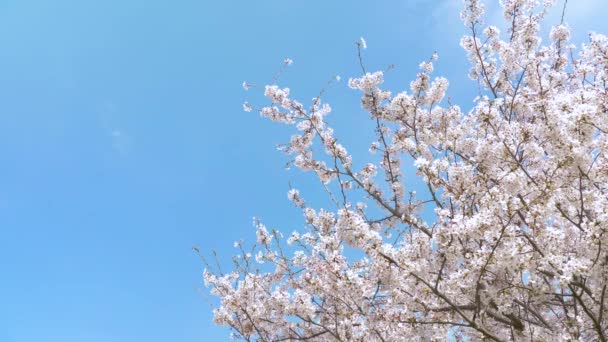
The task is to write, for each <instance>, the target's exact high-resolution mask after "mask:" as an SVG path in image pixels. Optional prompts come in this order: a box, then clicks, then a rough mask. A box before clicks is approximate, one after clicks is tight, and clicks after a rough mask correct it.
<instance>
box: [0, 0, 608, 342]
mask: <svg viewBox="0 0 608 342" xmlns="http://www.w3.org/2000/svg"><path fill="white" fill-rule="evenodd" d="M561 1H562V0H560V1H558V2H559V3H560V6H561ZM570 2H571V4H570V10H569V12H568V15H567V19H568V21H569V22H570V23H571V24H572V27H573V29H574V31H575V37H576V39H578V40H579V41H580V40H581V39H584V37H585V34H586V33H587V32H588V31H589V30H592V29H594V30H597V31H599V32H604V33H605V32H608V23H606V21H605V18H604V17H603V16H604V15H605V13H607V11H608V2H606V1H605V0H576V1H570ZM490 7H491V8H492V7H495V6H490ZM459 8H460V1H459V0H436V1H432V0H426V1H425V0H402V1H394V0H391V1H389V0H380V1H373V2H370V1H359V0H351V1H321V0H282V1H278V0H260V1H231V0H225V1H211V0H197V1H195V0H171V1H169V0H103V1H100V0H97V1H93V0H53V1H36V0H19V1H18V0H0V341H2V342H29V341H36V342H39V341H45V342H98V341H104V342H105V341H111V342H122V341H125V342H131V341H133V342H138V341H146V342H156V341H180V342H181V341H184V342H190V341H224V340H227V329H225V328H221V327H215V326H214V325H213V324H212V322H211V310H210V309H209V306H208V304H207V302H206V301H205V299H204V298H203V297H202V296H201V294H200V293H199V292H200V291H201V290H202V292H205V290H204V289H203V288H202V270H203V265H202V264H201V263H200V261H199V260H198V258H197V256H196V255H195V254H194V253H193V252H192V250H191V247H192V246H193V245H196V246H199V248H200V249H201V250H202V251H203V252H207V253H208V251H210V250H211V249H212V248H214V249H216V250H217V251H218V253H219V254H220V256H221V257H222V262H223V263H228V260H229V256H230V255H231V254H232V253H233V252H234V250H233V247H232V243H233V241H235V240H237V239H240V238H244V239H245V240H246V241H247V240H248V241H251V240H253V239H254V237H255V234H254V229H253V228H252V224H251V222H252V217H253V216H257V217H260V218H262V219H263V221H264V222H265V223H266V224H267V225H268V226H269V227H271V228H274V227H276V228H279V229H282V230H285V231H291V230H293V229H299V228H301V227H302V225H303V220H302V218H301V216H300V213H299V211H298V210H296V209H295V208H293V207H292V205H291V204H290V203H289V202H288V200H287V198H286V192H287V190H288V183H289V182H292V184H293V185H294V186H295V187H298V188H299V189H300V190H301V193H302V195H303V196H304V197H305V198H307V199H312V200H313V201H315V200H318V201H319V203H321V202H322V200H321V198H322V197H324V193H323V191H322V189H321V188H320V187H319V186H317V185H316V182H315V181H314V180H313V177H312V175H304V176H303V175H301V174H300V173H299V172H298V171H295V170H292V171H289V172H287V171H285V170H284V169H283V166H284V164H285V162H286V159H285V157H284V156H282V155H281V154H280V153H279V152H277V151H276V149H275V145H276V144H278V143H282V142H286V141H288V139H289V135H290V134H291V132H292V131H290V130H289V129H287V128H285V127H282V126H279V125H276V124H273V123H270V122H268V121H267V120H264V119H261V118H260V117H259V115H257V114H254V113H244V112H242V109H241V104H242V102H243V101H244V100H249V101H250V102H252V103H260V101H259V100H260V94H258V93H255V92H254V91H251V90H250V91H249V92H248V93H245V92H244V91H243V89H242V88H241V83H242V82H243V81H244V80H247V81H250V82H253V83H257V84H264V83H265V82H269V81H271V79H272V75H273V74H274V73H275V71H276V70H277V68H278V67H279V66H280V64H281V62H282V60H283V58H285V57H290V58H292V59H293V60H294V61H295V63H294V64H293V65H292V66H291V67H290V68H289V69H288V71H287V72H286V73H285V74H284V76H283V77H282V79H281V82H282V84H283V85H287V86H289V87H290V88H291V89H292V93H293V94H294V95H295V96H296V97H298V98H299V99H301V101H303V102H305V101H306V100H308V99H310V98H312V97H314V96H316V95H317V93H318V92H319V90H320V89H321V88H322V87H323V85H324V84H325V83H326V81H327V80H329V79H330V78H331V77H332V76H334V75H336V74H339V75H340V76H341V77H342V80H343V81H341V82H340V83H337V84H335V85H334V86H333V87H332V88H331V89H330V90H329V92H328V94H327V97H326V99H327V101H329V102H330V103H331V104H332V106H333V108H334V112H333V113H332V114H331V117H330V121H331V122H332V123H333V124H334V126H335V127H336V131H337V132H338V134H337V135H338V136H339V137H340V138H341V139H342V141H343V142H344V143H345V145H346V146H347V147H349V149H350V150H353V151H354V153H355V155H360V156H364V155H365V154H364V153H362V151H366V150H367V147H368V144H369V143H370V141H371V136H370V132H371V130H370V129H368V128H369V120H368V119H367V118H366V117H365V116H364V114H363V113H362V112H361V111H360V110H359V106H358V96H359V94H356V93H355V92H353V91H351V90H348V89H347V87H346V82H345V80H346V79H348V77H352V76H357V75H358V74H357V72H358V66H357V59H356V51H355V46H354V44H353V43H354V42H355V41H356V40H358V39H359V37H360V36H364V37H365V38H366V40H367V42H368V47H369V48H368V49H367V50H366V51H365V58H366V61H367V64H368V66H369V68H370V69H372V70H373V69H384V68H385V67H386V66H387V65H389V64H395V65H396V69H395V70H394V71H392V72H391V73H390V74H389V75H388V76H387V84H388V85H389V86H391V87H392V88H393V89H399V88H405V87H407V86H408V84H409V81H410V80H411V79H412V78H413V77H414V75H415V72H416V70H417V65H418V63H419V62H420V61H421V60H424V59H427V58H428V57H429V56H430V55H431V54H432V53H433V51H435V50H437V51H438V52H439V54H440V60H439V63H438V65H437V67H436V70H437V74H438V75H444V76H447V77H448V78H449V79H450V82H451V90H450V91H449V93H450V95H451V96H452V98H453V99H456V100H458V101H460V103H461V104H462V107H463V108H467V107H468V106H470V103H471V99H472V98H473V97H474V96H475V95H476V87H475V84H474V83H473V82H471V81H468V80H467V79H466V68H467V64H466V58H465V56H464V54H463V53H462V52H461V50H460V48H459V47H458V43H459V37H460V35H461V34H462V33H463V32H464V28H463V27H462V25H461V24H460V23H459V21H458V11H459ZM556 18H557V16H556V15H553V19H554V20H557V19H556ZM366 128H367V129H366ZM357 151H359V152H357ZM408 172H409V174H410V175H411V174H412V173H411V170H410V171H408Z"/></svg>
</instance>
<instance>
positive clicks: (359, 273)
mask: <svg viewBox="0 0 608 342" xmlns="http://www.w3.org/2000/svg"><path fill="white" fill-rule="evenodd" d="M553 2H554V1H551V0H545V1H543V2H541V1H538V0H502V1H501V5H502V10H503V13H504V19H505V22H506V27H507V28H506V29H505V30H504V32H500V31H499V29H498V28H497V27H495V26H487V25H486V24H484V22H483V17H484V6H483V4H482V3H481V2H480V1H479V0H465V1H464V9H463V10H462V12H461V19H462V21H463V23H464V25H465V26H466V27H467V28H468V30H469V35H467V36H464V37H463V38H462V40H461V46H462V48H463V49H464V50H465V52H466V53H467V55H468V57H469V60H470V70H469V77H470V78H471V79H473V80H476V81H477V83H478V86H479V89H480V90H479V96H478V97H477V98H475V100H474V106H473V108H472V109H470V110H468V111H466V112H464V111H463V110H461V108H460V107H459V106H457V105H455V104H452V103H451V101H447V100H445V99H444V98H445V94H446V90H447V88H448V81H447V80H446V79H445V78H442V77H434V76H432V73H433V64H434V63H436V61H437V59H438V57H437V56H436V55H433V56H432V58H430V59H429V60H427V61H425V62H422V63H421V64H420V72H419V73H418V75H417V76H416V78H415V79H414V80H413V81H412V82H411V83H410V88H409V89H407V90H405V91H402V92H398V93H393V92H391V91H389V90H386V89H384V88H382V84H383V77H384V73H383V72H382V71H376V72H368V71H367V70H366V68H365V66H364V63H363V62H362V58H361V53H362V49H363V48H365V41H364V40H361V41H360V42H359V43H358V44H357V46H358V52H359V57H360V61H361V69H362V76H361V77H359V78H353V79H350V80H349V81H348V85H349V87H350V88H352V89H354V90H356V91H359V92H361V94H362V97H361V106H362V108H363V109H364V110H365V111H366V112H367V113H369V115H370V116H371V118H372V120H373V121H372V122H373V123H374V126H375V127H374V129H375V133H376V137H377V139H376V140H375V141H373V142H371V147H370V152H372V153H376V155H375V156H374V158H376V160H379V162H376V163H368V164H364V162H362V163H361V165H364V166H363V167H362V168H361V167H359V168H356V167H355V166H354V164H353V157H352V156H351V154H350V153H349V152H348V151H347V149H346V148H345V147H344V146H343V145H342V144H341V143H340V141H339V140H338V139H337V137H336V136H335V135H334V130H333V129H332V128H331V127H329V125H328V123H327V121H326V117H327V115H328V114H329V113H330V112H331V107H330V106H329V105H328V104H326V103H324V102H323V101H322V100H321V98H320V97H319V98H316V99H314V100H313V101H312V103H311V104H309V105H305V104H303V103H301V102H298V101H297V100H295V99H293V98H291V97H290V91H289V89H288V88H283V87H280V86H278V85H268V86H266V87H265V90H264V95H265V97H266V98H267V99H268V101H269V104H268V105H267V106H264V107H261V108H255V107H254V106H252V105H250V104H248V103H245V105H244V109H245V110H247V111H251V110H256V111H259V112H260V113H261V115H262V116H264V117H266V118H269V119H271V120H273V121H278V122H281V123H284V124H287V125H293V126H295V128H296V129H297V132H298V133H297V134H296V135H293V136H292V137H291V140H290V141H289V143H288V144H286V145H285V146H284V148H283V151H284V152H285V153H287V154H289V155H290V156H291V157H292V158H293V159H292V160H293V165H295V166H296V167H297V168H299V169H301V170H304V171H311V172H313V173H314V174H316V176H318V178H319V180H320V182H321V183H322V184H323V186H324V187H325V188H326V190H327V191H328V195H329V196H330V198H331V199H332V201H333V202H334V204H335V207H332V208H330V209H327V208H326V209H319V208H312V207H311V206H309V205H308V204H307V202H306V201H305V200H304V199H303V197H302V196H301V195H300V192H299V191H297V190H295V189H292V190H290V191H289V193H288V197H289V199H290V200H291V201H292V202H293V203H294V204H295V205H296V206H297V207H299V208H301V210H302V213H303V216H304V219H303V221H304V222H305V224H306V228H305V229H303V230H302V231H299V232H293V233H292V234H291V235H290V236H288V237H287V238H284V237H283V234H281V233H280V232H279V231H276V230H271V231H269V230H268V229H267V228H266V227H265V226H264V224H263V223H261V222H256V223H255V224H256V227H257V232H256V236H257V243H256V244H255V245H254V246H244V245H243V243H241V242H237V243H236V246H237V247H238V248H239V250H240V252H239V254H238V255H237V256H235V257H234V258H233V261H234V268H233V269H232V270H230V271H229V272H226V273H224V272H222V271H221V270H220V269H219V268H218V267H217V266H216V265H213V264H209V263H208V264H207V268H206V270H205V272H204V281H205V284H206V285H207V286H208V287H210V291H211V293H212V294H213V295H214V296H217V297H218V303H219V304H218V306H217V307H216V308H215V310H214V317H215V322H216V323H217V324H221V325H227V326H230V327H231V328H232V330H233V337H235V338H237V339H243V340H247V341H256V340H261V341H287V340H289V341H292V340H293V341H299V340H302V341H305V340H308V341H333V340H337V341H439V340H442V341H443V340H446V339H448V340H454V341H478V340H493V341H606V340H607V339H608V331H607V328H608V317H607V316H608V311H606V309H605V307H606V303H605V302H606V297H607V296H606V288H607V286H608V273H607V272H608V265H607V263H608V234H607V230H608V154H607V152H608V89H607V87H606V82H608V38H607V37H606V36H604V35H601V34H595V33H592V34H590V35H589V40H588V41H587V42H586V43H584V44H582V45H581V46H580V47H579V48H575V47H574V46H573V45H571V43H570V42H569V36H570V31H569V28H568V26H567V25H566V24H565V23H564V22H563V15H562V22H561V23H559V24H558V23H556V24H557V25H555V26H553V27H552V28H551V31H550V39H549V41H548V42H547V43H546V44H542V43H541V38H540V33H539V30H540V25H541V22H543V20H544V19H545V17H546V16H547V11H548V10H549V8H550V7H551V6H552V5H554V4H553ZM565 7H566V6H565V5H564V10H565ZM558 10H559V9H558ZM288 64H291V60H286V61H285V65H288ZM244 87H245V88H248V87H249V84H247V83H245V84H244ZM370 159H373V158H372V156H370ZM412 160H413V161H414V163H413V164H414V166H413V167H415V168H416V170H417V175H418V176H419V177H420V180H421V181H422V182H424V184H425V187H426V189H427V190H428V191H426V193H420V194H414V193H413V192H408V191H406V185H407V182H408V180H406V179H404V176H403V172H402V169H403V167H409V164H411V161H412ZM405 162H407V163H408V165H405V166H404V165H403V164H404V163H405ZM408 186H409V185H408ZM425 204H426V205H427V206H430V207H431V209H432V210H433V212H434V217H433V218H432V219H426V220H425V219H423V217H422V214H421V213H422V206H423V205H425ZM427 216H428V215H427ZM286 235H287V234H286ZM353 250H355V251H357V253H350V251H353Z"/></svg>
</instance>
